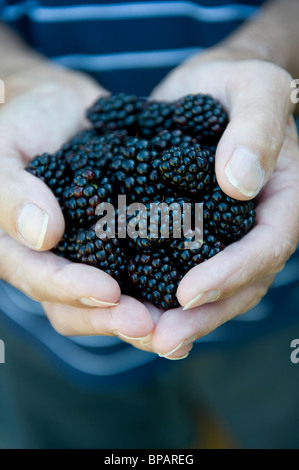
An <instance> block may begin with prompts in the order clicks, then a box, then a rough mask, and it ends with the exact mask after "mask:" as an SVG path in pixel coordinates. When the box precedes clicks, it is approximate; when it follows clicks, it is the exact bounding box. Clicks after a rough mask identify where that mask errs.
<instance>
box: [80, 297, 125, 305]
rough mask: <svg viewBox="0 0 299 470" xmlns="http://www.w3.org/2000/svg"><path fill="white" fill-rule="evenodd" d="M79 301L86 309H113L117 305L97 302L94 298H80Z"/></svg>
mask: <svg viewBox="0 0 299 470" xmlns="http://www.w3.org/2000/svg"><path fill="white" fill-rule="evenodd" d="M79 301H80V302H81V304H83V305H86V306H87V307H115V306H116V305H118V303H113V302H103V301H102V300H97V299H95V298H94V297H81V298H80V299H79Z"/></svg>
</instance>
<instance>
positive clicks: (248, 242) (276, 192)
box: [152, 49, 299, 357]
mask: <svg viewBox="0 0 299 470" xmlns="http://www.w3.org/2000/svg"><path fill="white" fill-rule="evenodd" d="M240 56H242V58H243V59H246V57H245V54H243V55H242V53H241V54H240V53H238V59H239V58H240ZM238 59H237V60H235V59H234V53H230V52H229V51H222V50H219V51H218V50H217V49H215V50H211V51H209V52H207V53H205V54H202V55H200V56H195V57H193V58H192V59H190V60H188V61H187V62H186V63H184V64H183V65H181V66H180V67H178V68H176V69H175V70H174V71H172V72H171V73H170V74H169V75H168V76H167V77H166V79H165V80H163V81H162V83H161V84H160V85H159V86H158V87H157V88H156V89H155V90H154V91H153V93H152V98H153V99H163V100H165V99H166V100H175V99H177V98H179V97H181V96H184V95H186V94H188V93H210V94H212V95H213V96H215V97H216V98H218V99H219V100H220V101H221V103H222V104H223V105H224V107H225V108H226V109H227V111H228V113H229V117H230V122H229V125H228V127H227V129H226V131H225V132H224V134H223V136H222V138H221V140H220V142H219V145H218V148H217V153H216V175H217V179H218V183H219V185H220V186H221V188H222V189H223V191H224V192H225V193H226V194H228V195H229V196H231V197H233V198H236V199H240V200H248V199H251V198H253V197H255V196H256V195H257V194H258V207H257V224H256V226H255V228H254V229H253V230H252V231H251V232H250V233H249V234H247V235H246V236H245V237H244V238H243V239H242V240H240V241H238V242H236V243H233V244H232V245H230V246H228V247H227V248H225V250H224V251H223V252H221V253H219V254H217V255H216V256H215V257H213V258H211V259H210V260H208V261H206V262H205V263H203V264H200V265H198V266H196V267H195V268H193V269H192V270H191V271H189V272H188V273H187V274H186V275H185V277H184V278H183V279H182V281H181V283H180V285H179V288H178V291H177V296H178V300H179V302H180V304H181V305H182V306H184V309H183V308H178V309H173V310H169V311H167V312H165V313H164V314H163V315H162V316H161V318H160V319H159V321H158V322H157V324H156V327H155V330H154V334H153V338H152V345H153V348H154V350H155V351H159V353H160V354H162V355H165V356H167V357H168V356H171V357H173V354H175V356H176V357H179V356H182V357H184V356H185V354H186V352H188V350H189V349H190V348H191V347H192V343H193V342H194V340H196V339H198V338H200V337H202V336H204V335H206V334H208V333H209V332H211V331H212V330H214V329H215V328H217V327H218V326H220V325H221V324H223V323H225V322H227V321H228V320H230V319H232V318H233V317H235V316H237V315H240V314H242V313H244V312H247V311H248V310H249V309H251V308H252V307H254V306H255V305H256V304H257V303H258V302H259V301H260V300H261V298H262V297H263V296H264V295H265V294H266V292H267V291H268V289H269V287H270V285H271V284H272V282H273V279H274V276H275V274H276V273H277V272H278V271H280V270H281V269H282V268H283V267H284V265H285V263H286V261H287V260H288V259H289V257H290V256H291V254H292V253H293V252H294V251H295V249H296V246H297V243H298V238H299V233H298V231H299V223H298V222H299V200H298V195H297V193H298V185H299V158H298V157H299V150H298V137H297V131H296V127H295V124H294V120H293V118H292V116H291V114H292V111H293V105H292V103H291V99H290V93H291V88H290V83H291V80H292V78H291V77H290V75H289V74H288V73H287V72H285V71H284V70H283V69H281V68H279V67H277V66H275V65H273V64H271V63H268V62H265V61H261V60H238ZM174 351H175V353H174Z"/></svg>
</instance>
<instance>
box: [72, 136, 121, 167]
mask: <svg viewBox="0 0 299 470" xmlns="http://www.w3.org/2000/svg"><path fill="white" fill-rule="evenodd" d="M126 135H127V132H126V131H116V132H111V133H110V134H107V135H97V134H96V135H94V134H92V133H89V132H88V134H87V135H86V136H85V138H86V141H85V143H84V144H83V143H82V141H83V139H84V136H82V140H81V139H80V138H78V139H77V140H76V139H74V140H73V141H72V142H73V143H72V142H71V143H70V144H69V146H68V147H67V149H68V151H67V152H66V160H67V162H68V164H69V166H70V169H71V170H72V171H73V172H75V171H77V170H80V169H82V168H85V167H87V166H88V167H91V168H100V169H103V168H105V167H106V166H107V165H108V163H109V162H110V161H111V160H112V159H113V157H114V154H115V153H116V152H117V151H118V150H119V149H120V148H121V146H122V143H123V139H124V137H125V136H126ZM88 136H89V137H88Z"/></svg>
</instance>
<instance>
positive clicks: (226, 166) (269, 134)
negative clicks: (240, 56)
mask: <svg viewBox="0 0 299 470" xmlns="http://www.w3.org/2000/svg"><path fill="white" fill-rule="evenodd" d="M252 77H260V80H257V79H255V80H253V79H252ZM264 77H265V79H264ZM291 80H292V78H291V76H290V75H289V74H288V73H287V72H285V71H283V70H282V69H279V68H278V67H276V66H274V65H271V64H266V65H261V64H260V62H255V61H253V62H249V63H248V64H247V66H246V68H244V66H243V64H242V63H240V64H237V65H235V66H234V69H233V73H232V74H230V75H229V76H228V77H227V83H226V89H227V90H228V92H227V93H228V102H229V115H230V121H229V124H228V126H227V128H226V130H225V132H224V134H223V136H222V138H221V140H220V142H219V145H218V147H217V152H216V175H217V180H218V183H219V185H220V186H221V188H222V189H223V191H224V192H225V193H226V194H228V195H229V196H231V197H233V198H236V199H242V200H246V199H251V198H253V197H255V196H256V195H257V194H258V193H259V191H260V190H261V188H262V187H263V186H264V185H265V184H266V182H267V181H268V180H269V178H270V176H271V174H272V173H273V171H274V168H275V166H276V162H277V159H278V156H279V153H280V150H281V147H282V144H283V141H284V136H285V129H286V124H287V122H288V120H289V117H290V114H291V112H292V109H293V106H294V105H293V104H292V102H291V100H290V83H291Z"/></svg>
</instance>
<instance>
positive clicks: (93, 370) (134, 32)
mask: <svg viewBox="0 0 299 470" xmlns="http://www.w3.org/2000/svg"><path fill="white" fill-rule="evenodd" d="M261 3H263V2H262V1H259V0H244V1H238V2H237V1H231V2H230V3H228V2H226V1H224V0H214V1H207V0H202V1H200V2H190V1H151V2H141V1H132V2H125V1H118V2H113V1H108V0H107V1H106V2H105V3H102V2H98V1H95V0H90V1H89V2H88V4H87V3H83V2H80V1H79V0H74V1H70V0H62V1H60V0H59V1H58V0H40V1H31V0H27V1H26V0H24V1H3V0H2V1H1V0H0V15H1V17H2V19H3V21H5V22H6V23H7V24H9V25H11V26H12V27H13V28H15V29H16V30H17V31H18V32H19V33H21V34H22V35H23V37H24V38H25V39H26V41H27V42H28V43H29V44H30V45H31V46H32V47H34V48H35V49H37V50H38V51H40V52H41V53H43V54H44V55H46V56H48V57H49V58H50V59H51V60H53V61H54V62H56V63H59V64H62V65H64V66H67V67H70V68H73V69H77V70H82V71H85V72H88V73H89V74H91V75H92V76H93V77H95V78H96V79H97V80H98V81H99V82H100V83H101V84H102V85H103V86H104V87H106V88H107V89H109V90H110V91H114V92H115V91H126V92H128V93H135V94H137V95H139V96H146V95H148V94H149V93H150V91H151V89H152V88H153V87H154V86H155V85H156V84H157V83H158V82H159V81H160V80H161V79H162V78H163V77H164V76H165V74H166V73H167V72H168V71H169V70H170V69H171V68H173V67H175V66H177V65H178V64H180V63H181V62H182V60H184V59H186V58H187V57H188V56H189V55H190V54H193V53H194V52H200V51H201V50H202V49H205V48H207V47H210V46H212V45H214V44H215V43H217V42H218V41H220V40H221V39H223V38H224V37H226V36H227V34H229V33H230V32H231V31H232V30H233V29H235V28H236V27H238V26H239V25H240V24H241V23H242V22H243V21H244V20H246V19H247V18H248V17H249V16H250V15H251V14H253V13H255V12H256V10H257V8H258V5H260V4H261ZM298 262H299V256H298V254H296V255H295V256H294V257H292V259H291V260H290V261H289V263H288V264H287V267H286V268H285V270H284V271H283V272H282V273H280V274H279V275H278V277H277V279H276V281H275V285H274V287H273V288H272V289H271V291H270V293H269V294H268V296H266V298H265V299H263V301H262V302H261V303H260V304H259V305H258V306H257V307H255V308H254V309H253V310H251V311H250V312H248V313H247V314H245V315H243V316H241V317H238V318H236V319H234V320H232V321H230V322H229V323H227V324H225V325H223V326H222V327H220V328H218V329H217V330H215V331H214V332H212V333H211V334H210V335H208V336H206V337H204V338H202V339H201V340H199V341H198V344H199V347H200V349H201V350H202V348H203V347H218V346H219V347H223V346H224V345H231V344H233V343H235V342H236V341H243V340H244V339H245V338H246V337H254V336H255V335H256V333H257V332H258V333H260V334H261V333H262V332H264V331H269V329H271V328H277V327H279V325H281V324H282V321H286V316H285V315H284V316H283V315H281V310H282V309H283V310H284V311H285V312H286V311H287V312H288V317H289V319H290V320H291V319H293V318H295V317H296V315H297V312H296V311H295V309H294V305H296V304H297V303H298V300H299V299H298V289H296V288H294V286H297V284H298ZM288 287H289V288H290V291H289V295H288V296H287V299H286V296H285V295H284V296H282V295H281V293H282V291H283V290H284V289H286V288H288ZM296 295H297V297H296ZM282 298H283V299H284V303H283V304H282ZM286 302H287V305H286ZM0 310H1V311H2V313H1V312H0V318H1V320H3V321H4V322H6V324H7V325H8V326H9V327H12V328H15V329H17V331H18V332H19V333H20V334H22V335H25V336H27V337H28V338H29V339H30V341H31V342H33V343H34V344H35V345H36V346H37V347H38V348H39V350H40V351H41V352H42V353H43V354H44V355H45V356H46V357H47V358H48V359H49V361H51V362H52V363H53V364H55V366H56V367H57V368H58V369H59V370H60V371H61V373H63V375H64V376H66V375H67V376H68V377H69V378H70V379H73V380H76V381H78V382H80V383H82V382H85V383H87V384H88V383H90V384H92V386H95V385H97V384H99V385H100V386H101V387H102V386H103V385H104V384H105V383H111V381H114V380H116V379H118V380H119V379H120V377H123V378H125V380H127V379H128V378H130V379H132V378H133V377H138V379H140V377H144V378H145V377H146V376H147V377H148V376H149V375H150V373H149V372H150V370H156V369H157V368H159V367H160V366H161V364H162V363H163V364H165V362H166V361H164V360H163V359H158V358H157V357H156V356H155V355H153V354H151V353H147V352H144V351H141V350H138V349H135V348H133V347H131V346H129V345H128V344H126V343H123V342H121V341H120V340H119V339H118V338H114V337H83V338H77V337H76V338H65V337H63V336H61V335H59V334H58V333H56V332H55V331H54V330H53V328H52V327H51V326H50V324H49V322H48V320H47V318H46V317H45V315H44V312H43V310H42V308H41V306H40V304H38V303H37V302H35V301H33V300H31V299H28V298H27V297H26V296H25V295H24V294H22V293H21V292H19V291H17V290H16V289H14V288H13V287H11V286H9V285H8V284H7V283H5V282H0ZM282 318H284V320H282ZM195 349H196V348H195ZM168 364H169V363H168ZM145 366H146V367H145Z"/></svg>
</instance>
